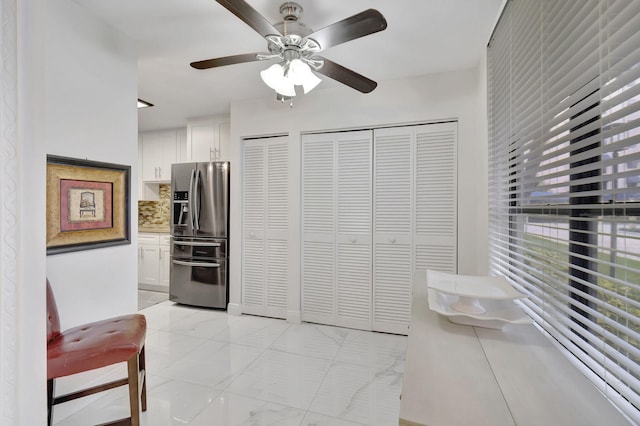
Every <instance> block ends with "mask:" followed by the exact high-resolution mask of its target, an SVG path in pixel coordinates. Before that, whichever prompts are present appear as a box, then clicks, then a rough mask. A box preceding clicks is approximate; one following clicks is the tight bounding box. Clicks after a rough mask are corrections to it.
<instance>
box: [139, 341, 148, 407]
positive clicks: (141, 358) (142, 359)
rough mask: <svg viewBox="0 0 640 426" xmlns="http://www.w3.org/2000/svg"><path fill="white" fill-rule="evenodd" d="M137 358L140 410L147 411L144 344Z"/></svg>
mask: <svg viewBox="0 0 640 426" xmlns="http://www.w3.org/2000/svg"><path fill="white" fill-rule="evenodd" d="M138 359H139V360H138V363H139V372H140V375H139V376H138V377H139V378H140V380H142V395H141V398H140V399H141V402H142V411H147V361H146V357H145V354H144V346H143V347H142V350H141V351H140V356H139V357H138Z"/></svg>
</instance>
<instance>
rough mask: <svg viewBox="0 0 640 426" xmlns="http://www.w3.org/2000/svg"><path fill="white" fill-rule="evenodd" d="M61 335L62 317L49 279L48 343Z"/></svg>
mask: <svg viewBox="0 0 640 426" xmlns="http://www.w3.org/2000/svg"><path fill="white" fill-rule="evenodd" d="M59 334H60V317H59V316H58V307H57V306H56V298H55V297H54V296H53V290H51V284H50V283H49V279H48V278H47V343H49V342H50V341H52V340H53V339H55V338H56V337H57V336H58V335H59Z"/></svg>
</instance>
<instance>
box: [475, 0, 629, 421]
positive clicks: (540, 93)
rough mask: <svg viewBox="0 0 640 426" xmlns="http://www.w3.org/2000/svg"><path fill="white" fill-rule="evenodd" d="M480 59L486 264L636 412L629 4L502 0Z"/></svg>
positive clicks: (615, 0)
mask: <svg viewBox="0 0 640 426" xmlns="http://www.w3.org/2000/svg"><path fill="white" fill-rule="evenodd" d="M487 58H488V60H487V66H488V72H487V75H488V91H489V96H488V114H489V180H490V182H489V188H490V200H491V202H490V205H491V207H490V265H491V266H490V267H491V272H492V273H494V274H501V275H505V276H506V277H507V278H508V279H509V280H510V281H511V282H512V283H513V284H514V285H515V286H516V287H518V288H519V289H520V290H522V291H524V292H526V293H527V294H528V295H529V297H528V298H527V299H526V301H525V302H524V304H525V305H526V306H525V308H526V309H527V311H528V313H529V314H530V315H531V316H532V317H533V318H534V320H535V321H536V322H537V323H538V324H539V326H540V327H542V328H543V329H544V330H545V331H547V332H548V333H549V334H550V335H551V336H552V337H553V338H555V339H556V340H557V342H559V343H560V344H561V345H562V346H564V347H565V348H566V349H567V350H568V351H569V352H570V353H571V354H572V355H573V357H575V360H576V361H577V364H579V365H580V366H582V370H583V371H585V372H586V373H587V375H588V376H589V377H591V378H592V380H593V381H594V383H595V384H597V385H598V386H599V387H600V389H601V390H602V391H603V392H605V394H606V395H607V396H608V397H609V398H610V399H611V400H612V401H613V402H614V403H616V404H617V405H618V406H619V407H620V408H621V409H622V410H623V411H624V412H625V413H626V414H627V415H629V416H630V417H631V418H632V419H634V421H640V221H639V218H640V1H636V0H584V1H578V2H564V1H563V2H559V1H555V0H510V1H508V2H507V4H506V5H505V8H504V10H503V13H502V15H501V17H500V19H499V21H498V24H497V25H496V28H495V30H494V33H493V35H492V37H491V40H490V42H489V46H488V50H487Z"/></svg>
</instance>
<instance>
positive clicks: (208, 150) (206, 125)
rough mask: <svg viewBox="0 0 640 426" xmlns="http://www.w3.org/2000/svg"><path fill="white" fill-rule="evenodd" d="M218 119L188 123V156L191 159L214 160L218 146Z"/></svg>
mask: <svg viewBox="0 0 640 426" xmlns="http://www.w3.org/2000/svg"><path fill="white" fill-rule="evenodd" d="M216 139H217V138H216V121H215V120H214V119H209V120H202V121H195V122H189V124H188V125H187V158H188V159H189V160H190V161H214V160H215V159H216V153H217V152H218V148H219V147H218V146H216Z"/></svg>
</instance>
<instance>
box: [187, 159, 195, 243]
mask: <svg viewBox="0 0 640 426" xmlns="http://www.w3.org/2000/svg"><path fill="white" fill-rule="evenodd" d="M195 177H196V170H195V169H192V170H191V177H190V178H189V193H188V197H189V200H188V203H189V225H191V229H192V230H193V229H194V224H193V180H194V179H195Z"/></svg>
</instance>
